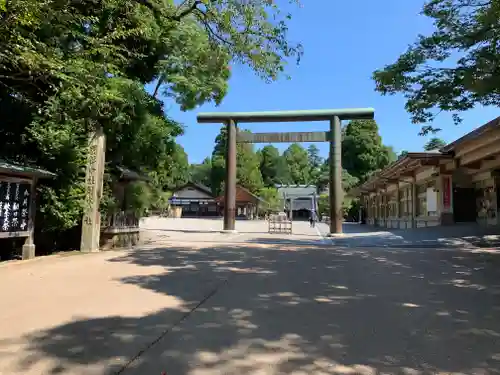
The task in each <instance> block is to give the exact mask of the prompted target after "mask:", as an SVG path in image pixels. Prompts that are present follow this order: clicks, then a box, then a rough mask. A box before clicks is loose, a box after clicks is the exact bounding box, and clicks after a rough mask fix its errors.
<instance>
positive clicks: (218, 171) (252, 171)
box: [210, 126, 264, 195]
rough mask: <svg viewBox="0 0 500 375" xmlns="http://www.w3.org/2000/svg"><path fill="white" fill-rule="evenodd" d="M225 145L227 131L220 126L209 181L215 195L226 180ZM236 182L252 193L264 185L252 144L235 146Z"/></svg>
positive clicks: (258, 161) (221, 189) (222, 187)
mask: <svg viewBox="0 0 500 375" xmlns="http://www.w3.org/2000/svg"><path fill="white" fill-rule="evenodd" d="M226 145H227V129H226V127H225V126H222V127H221V130H220V133H219V134H218V135H217V137H216V138H215V145H214V150H213V152H212V170H211V179H210V180H211V187H212V191H213V193H214V194H217V195H218V194H220V193H221V192H222V191H223V189H224V181H225V179H226V160H225V156H226V152H227V148H226ZM236 180H237V183H238V184H240V185H241V186H243V187H244V188H246V189H248V190H249V191H251V192H252V193H255V192H257V191H258V190H259V189H260V188H262V187H263V185H264V183H263V181H262V175H261V173H260V159H259V156H258V155H257V153H256V152H255V151H254V148H253V145H252V144H248V143H238V144H237V145H236Z"/></svg>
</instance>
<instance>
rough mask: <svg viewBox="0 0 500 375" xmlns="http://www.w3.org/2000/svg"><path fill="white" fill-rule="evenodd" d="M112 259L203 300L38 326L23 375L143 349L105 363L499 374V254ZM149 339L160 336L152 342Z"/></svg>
mask: <svg viewBox="0 0 500 375" xmlns="http://www.w3.org/2000/svg"><path fill="white" fill-rule="evenodd" d="M257 242H258V240H257ZM111 261H112V262H124V263H133V264H137V265H140V266H144V267H148V266H158V265H160V266H164V267H165V273H164V274H160V275H157V276H154V277H151V276H137V277H129V278H125V279H122V280H119V281H120V282H122V283H126V284H132V285H136V286H137V287H140V288H145V289H147V290H152V291H155V292H156V293H161V294H168V295H173V296H176V297H178V298H180V299H182V300H183V301H185V302H186V305H188V306H191V307H194V306H195V305H196V304H198V303H199V302H200V300H201V298H200V288H206V290H205V291H204V292H203V294H204V295H205V296H208V297H207V298H208V299H207V300H206V301H205V302H203V303H202V304H201V305H200V306H199V307H198V308H197V309H196V310H195V311H194V312H193V313H192V314H191V315H189V316H188V317H187V318H186V317H184V318H182V317H180V316H178V317H176V318H175V320H172V319H170V318H169V317H171V315H169V314H170V312H169V311H168V310H162V311H158V312H157V313H155V314H152V315H149V316H143V317H138V318H124V317H120V316H115V317H110V318H103V319H91V320H81V321H76V322H73V323H70V324H66V325H62V326H59V327H54V328H53V329H51V330H49V331H46V332H40V333H39V334H37V335H34V336H31V337H28V338H27V340H28V341H29V343H30V344H29V353H30V355H29V356H28V357H29V361H26V362H25V363H24V366H25V368H26V370H27V372H28V371H29V368H30V365H31V364H33V363H34V362H36V360H37V358H46V357H50V358H53V359H55V360H57V362H58V363H59V365H58V366H57V367H55V368H54V369H53V371H52V372H51V373H52V374H57V373H60V372H63V369H64V368H67V367H70V366H71V365H72V364H74V363H87V364H94V363H98V362H110V361H111V360H112V359H113V358H115V357H120V356H123V355H125V354H126V355H127V356H129V357H130V358H132V357H133V356H131V355H130V354H128V353H132V352H134V353H139V356H138V358H136V360H135V361H133V363H131V364H130V365H129V366H128V367H127V368H126V369H125V370H124V368H123V367H122V365H121V364H120V365H115V366H112V365H110V366H109V372H110V373H113V372H114V373H121V371H123V373H124V374H144V375H146V374H160V373H161V371H166V373H167V374H174V375H182V374H196V375H200V374H292V373H293V374H355V373H356V374H376V373H385V374H411V375H413V374H431V373H432V374H439V373H445V372H446V373H464V374H465V373H466V374H473V373H474V374H497V373H500V319H499V318H498V317H499V314H500V281H499V276H498V269H499V268H498V266H499V265H500V258H499V257H498V256H497V255H494V254H489V253H480V252H475V253H473V252H466V251H458V250H450V249H445V250H430V249H406V250H396V249H373V248H372V249H332V248H331V247H330V248H328V247H322V246H311V245H310V244H308V243H307V242H305V243H301V242H299V241H296V242H295V243H294V244H285V245H283V244H282V245H280V246H278V245H267V246H265V245H262V244H245V245H243V246H240V247H236V246H231V247H219V248H208V247H207V248H202V249H197V250H193V249H190V248H182V247H179V248H168V249H167V248H156V249H148V250H137V251H132V252H130V253H128V254H127V255H125V256H120V257H116V258H114V259H112V260H111ZM195 275H196V279H197V280H198V281H197V283H198V284H193V282H192V280H193V278H195V277H194V276H195ZM110 303H112V301H110ZM137 303H141V301H137ZM169 319H170V320H169ZM180 320H182V321H181V322H179V321H180ZM144 338H148V340H146V341H147V342H153V341H154V340H155V339H156V340H158V339H159V341H157V342H155V343H154V345H152V346H151V347H149V348H148V347H147V346H148V345H147V344H145V340H144ZM160 338H161V339H160ZM142 349H144V351H143V352H140V350H142Z"/></svg>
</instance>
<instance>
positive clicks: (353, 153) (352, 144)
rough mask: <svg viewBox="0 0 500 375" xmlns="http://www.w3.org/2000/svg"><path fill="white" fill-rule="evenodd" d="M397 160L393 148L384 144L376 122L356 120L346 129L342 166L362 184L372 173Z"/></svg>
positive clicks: (343, 141)
mask: <svg viewBox="0 0 500 375" xmlns="http://www.w3.org/2000/svg"><path fill="white" fill-rule="evenodd" d="M395 158H396V156H395V154H394V151H393V150H392V148H389V147H387V146H384V145H383V144H382V138H381V137H380V135H379V133H378V126H377V123H376V122H375V121H374V120H354V121H350V122H349V123H348V124H347V126H346V127H345V132H344V138H343V140H342V164H343V167H344V168H345V170H346V171H347V172H348V173H349V174H350V175H352V176H353V177H356V178H357V179H358V180H359V181H360V182H363V181H365V180H366V178H367V177H368V176H369V174H370V173H372V172H373V171H376V170H379V169H382V168H384V167H385V166H387V165H388V164H389V163H391V162H392V161H394V160H395Z"/></svg>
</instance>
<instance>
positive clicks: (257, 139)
mask: <svg viewBox="0 0 500 375" xmlns="http://www.w3.org/2000/svg"><path fill="white" fill-rule="evenodd" d="M329 140H330V132H289V133H246V132H240V133H238V135H237V137H236V141H237V142H238V143H300V142H327V141H329Z"/></svg>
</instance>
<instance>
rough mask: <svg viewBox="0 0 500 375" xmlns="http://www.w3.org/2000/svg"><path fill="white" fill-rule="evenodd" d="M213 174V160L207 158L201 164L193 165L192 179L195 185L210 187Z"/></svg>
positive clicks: (191, 169) (191, 168)
mask: <svg viewBox="0 0 500 375" xmlns="http://www.w3.org/2000/svg"><path fill="white" fill-rule="evenodd" d="M211 173H212V159H210V158H208V157H207V158H205V159H204V160H203V162H202V163H201V164H191V166H190V179H191V181H192V182H194V183H198V184H202V185H205V186H208V187H210V175H211Z"/></svg>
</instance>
